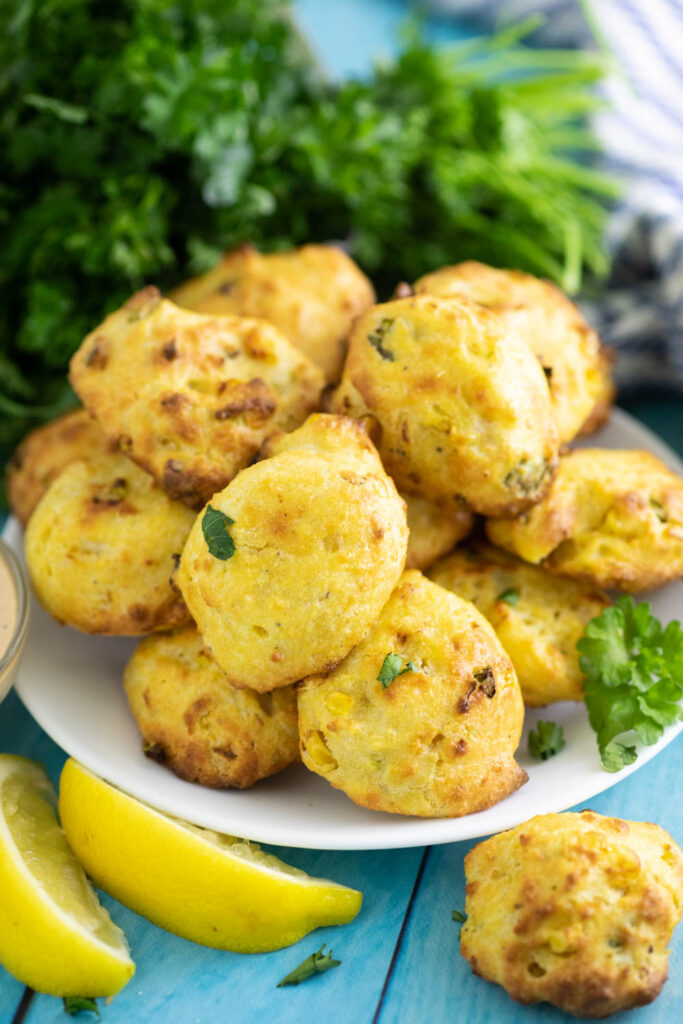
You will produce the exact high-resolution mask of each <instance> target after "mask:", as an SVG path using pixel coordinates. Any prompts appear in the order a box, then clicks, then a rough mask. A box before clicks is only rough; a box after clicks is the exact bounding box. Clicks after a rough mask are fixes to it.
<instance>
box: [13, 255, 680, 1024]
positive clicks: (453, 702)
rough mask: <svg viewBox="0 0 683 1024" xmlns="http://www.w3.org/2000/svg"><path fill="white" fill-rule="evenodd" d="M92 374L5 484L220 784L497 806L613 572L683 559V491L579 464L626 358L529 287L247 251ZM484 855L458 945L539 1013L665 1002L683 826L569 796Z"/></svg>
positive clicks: (78, 360) (634, 584)
mask: <svg viewBox="0 0 683 1024" xmlns="http://www.w3.org/2000/svg"><path fill="white" fill-rule="evenodd" d="M70 380H71V383H72V385H73V388H74V390H75V391H76V393H77V395H78V396H79V398H80V399H81V401H82V403H83V408H81V409H78V410H76V411H73V412H70V413H68V414H66V415H65V416H63V417H61V418H60V419H58V420H56V421H55V422H53V423H50V424H48V425H47V426H44V427H41V428H39V429H38V430H36V431H34V432H33V433H32V434H30V435H29V436H28V437H27V438H26V439H25V441H24V442H23V443H22V445H20V447H19V448H18V450H17V452H16V453H15V455H14V457H13V459H12V461H11V464H10V468H9V472H8V493H9V496H10V501H11V504H12V507H13V509H14V511H15V513H16V515H17V517H18V518H19V519H20V521H21V522H22V523H24V524H25V525H26V558H27V563H28V567H29V571H30V574H31V578H32V581H33V585H34V588H35V591H36V593H37V595H38V597H39V599H40V601H41V603H42V604H43V605H44V607H45V608H46V609H47V610H48V611H49V612H50V613H51V614H52V615H53V616H54V617H55V618H56V619H58V620H59V621H60V622H63V623H65V624H67V625H70V626H73V627H75V628H77V629H79V630H82V631H85V632H87V633H100V634H108V635H126V636H143V635H144V639H142V641H141V642H140V644H139V646H138V648H137V649H136V651H135V652H134V654H133V656H132V658H131V660H130V662H129V664H128V666H127V667H126V670H125V675H124V687H125V690H126V694H127V697H128V701H129V703H130V707H131V710H132V713H133V715H134V716H135V719H136V721H137V723H138V726H139V728H140V732H141V734H142V738H143V750H144V752H145V753H146V754H147V755H148V756H150V757H153V758H155V759H156V760H157V761H159V762H160V763H162V764H164V765H166V766H167V767H169V768H170V769H172V770H173V771H174V772H176V774H178V775H179V776H180V777H182V778H184V779H188V780H190V781H195V782H199V783H200V784H202V785H206V786H214V787H237V788H246V787H249V786H251V785H253V784H254V783H255V782H257V781H258V780H259V779H262V778H264V777H266V776H269V775H271V774H273V773H274V772H278V771H281V770H282V769H284V768H286V767H287V766H288V765H290V764H292V763H294V762H296V761H298V760H302V761H303V763H304V765H305V766H306V767H307V768H308V769H310V770H311V771H313V772H316V773H317V774H318V775H320V776H322V777H323V778H325V779H327V780H328V781H329V782H330V783H331V784H332V785H333V786H335V787H337V788H338V789H341V790H342V791H343V792H344V793H346V794H347V795H348V796H349V797H350V798H351V799H352V800H354V801H355V802H356V803H358V804H360V805H362V806H364V807H367V808H371V809H373V810H380V811H389V812H392V813H397V814H406V815H420V816H425V817H450V816H459V815H464V814H470V813H473V812H476V811H480V810H483V809H484V808H487V807H490V806H492V805H493V804H495V803H496V802H498V801H500V800H502V799H503V798H505V797H506V796H508V795H509V794H510V793H512V792H513V791H514V790H516V789H517V788H518V787H519V786H521V785H523V783H524V782H525V781H526V779H527V776H526V772H525V771H524V770H523V769H522V768H521V767H520V766H519V765H518V764H517V762H516V761H515V752H516V750H517V748H518V745H519V742H520V737H521V733H522V725H523V717H524V705H525V704H527V705H530V706H542V705H545V704H548V703H551V702H553V701H562V700H568V699H569V700H581V699H582V674H581V671H580V668H579V664H578V655H577V653H576V642H577V640H578V639H579V637H580V636H581V634H582V633H583V630H584V628H585V626H586V624H587V623H588V622H589V621H590V620H591V619H592V618H593V617H594V616H595V615H597V614H598V613H599V612H600V611H601V610H602V609H603V608H605V607H606V606H607V605H608V604H609V603H610V598H609V597H608V595H607V593H606V592H605V591H606V589H617V590H623V591H627V592H630V593H638V592H639V591H642V590H645V589H648V588H651V587H653V586H658V585H660V584H663V583H665V582H667V581H669V580H672V579H674V578H677V577H679V576H681V575H683V481H681V480H680V479H679V478H678V477H676V476H675V475H674V474H673V473H672V472H671V471H670V470H669V469H667V467H666V466H664V465H663V464H662V463H661V462H660V461H659V460H658V459H656V458H654V457H653V456H652V455H650V454H648V453H646V452H641V451H613V450H603V449H599V448H578V449H575V450H568V448H567V446H568V445H569V444H570V442H572V441H573V440H574V439H575V438H576V437H578V436H579V435H586V434H589V433H590V432H592V431H593V430H594V429H596V428H597V427H598V426H600V425H601V424H602V423H603V422H604V421H605V420H606V418H607V417H608V415H609V410H610V405H611V402H612V400H613V394H614V389H613V385H612V381H611V377H610V359H609V357H608V354H607V353H606V352H605V350H604V349H603V347H602V346H601V344H600V341H599V338H598V337H597V335H596V334H595V332H594V331H593V330H592V329H591V328H590V327H589V326H588V325H587V324H586V322H585V320H584V319H583V317H582V316H581V314H580V312H579V311H578V309H577V308H576V307H575V306H574V305H573V304H572V303H571V302H570V301H569V299H567V298H566V297H565V296H564V295H563V294H562V293H561V292H560V291H558V289H557V288H555V287H554V286H553V285H551V284H550V283H548V282H546V281H542V280H539V279H537V278H535V277H532V276H531V275H529V274H525V273H522V272H519V271H509V270H498V269H494V268H492V267H488V266H484V265H483V264H480V263H475V262H466V263H461V264H459V265H457V266H452V267H444V268H442V269H440V270H437V271H435V272H434V273H430V274H427V275H426V276H424V277H422V278H420V279H419V280H418V281H416V282H415V284H414V285H412V286H410V285H406V284H400V285H399V286H398V287H397V289H396V293H395V295H394V298H393V299H392V300H391V301H389V302H386V303H380V304H375V294H374V291H373V288H372V285H371V283H370V282H369V281H368V279H367V278H366V277H365V276H364V275H363V274H362V272H361V271H360V270H359V268H358V267H357V266H356V265H355V264H354V263H353V261H352V260H351V259H350V258H349V257H348V256H347V255H346V254H345V253H343V252H342V251H341V250H338V249H336V248H334V247H330V246H320V245H307V246H304V247H303V248H301V249H297V250H292V251H288V252H283V253H276V254H270V255H264V254H260V253H258V252H257V251H256V250H255V249H253V248H252V247H250V246H242V247H240V248H238V249H236V250H234V251H233V252H230V253H228V254H226V256H225V257H224V258H223V260H222V261H221V262H220V263H219V264H218V266H217V267H215V268H214V269H213V270H211V271H209V272H208V273H207V274H205V275H203V276H202V277H199V278H196V279H194V280H192V281H189V282H187V283H186V284H185V285H182V286H181V287H179V288H178V289H177V290H176V291H175V292H174V293H172V294H171V296H170V297H169V298H164V297H162V296H161V294H160V293H159V292H158V291H157V289H155V288H153V287H148V288H145V289H144V290H143V291H141V292H139V293H138V294H136V295H134V296H133V297H132V298H131V299H130V300H129V301H128V302H127V303H126V304H125V305H124V306H123V307H122V308H121V309H119V310H117V311H116V312H114V313H112V314H111V315H110V316H108V317H107V318H106V319H105V320H104V322H103V323H102V324H101V325H100V326H98V327H96V328H95V329H94V330H93V331H92V333H91V334H89V335H88V336H87V337H86V338H85V340H84V341H83V343H82V345H81V347H80V348H79V350H78V351H77V352H76V354H75V356H74V357H73V360H72V363H71V372H70ZM472 536H473V537H474V538H475V539H474V540H472V539H471V537H472ZM466 538H470V539H469V541H467V542H466V543H465V544H464V545H463V544H462V542H463V541H465V540H466ZM454 549H455V550H454ZM425 573H428V575H425ZM511 593H514V595H515V600H514V601H511V600H509V595H510V594H511ZM467 871H468V902H467V910H468V914H469V918H468V921H467V923H466V925H465V926H464V928H463V934H462V951H463V954H464V955H465V956H466V957H467V959H468V960H469V961H470V963H471V965H472V968H473V969H474V970H475V971H476V972H477V973H480V974H482V975H483V976H484V977H486V978H490V979H491V980H495V981H498V982H499V983H500V984H502V985H504V986H505V987H506V988H507V989H508V990H509V991H510V992H511V994H512V995H513V996H514V997H515V998H517V999H520V1000H522V1001H524V1002H533V1001H537V1000H541V999H547V1000H550V1001H551V1002H555V1003H556V1004H557V1005H560V1006H563V1007H564V1008H566V1009H568V1010H569V1011H570V1012H573V1013H578V1014H583V1015H587V1016H604V1015H606V1014H607V1013H610V1012H613V1011H614V1010H617V1009H623V1008H626V1007H628V1006H632V1005H638V1004H639V1003H643V1002H647V1001H649V1000H651V999H653V998H654V997H655V996H656V995H657V993H658V992H659V989H660V988H661V985H662V984H663V982H664V980H665V978H666V960H667V958H666V943H667V941H668V939H669V938H670V935H671V932H672V930H673V927H674V925H675V924H676V922H677V920H678V918H679V917H680V914H681V906H682V904H683V856H682V855H681V852H680V850H679V849H678V847H677V846H676V844H675V843H674V842H673V841H672V840H671V839H670V837H669V836H668V835H667V834H666V833H665V832H663V831H662V830H661V829H659V828H658V827H657V826H654V825H642V824H637V823H626V822H618V821H617V820H616V819H606V818H600V816H599V815H591V814H589V813H588V812H586V813H584V814H580V815H579V814H564V815H547V816H545V817H539V818H535V819H533V820H532V822H528V823H527V824H526V825H523V826H520V827H519V828H518V829H513V830H512V831H511V832H507V833H503V834H502V835H500V836H496V837H494V838H493V839H490V840H488V841H487V842H485V843H482V844H480V845H479V846H478V847H477V848H476V849H475V850H474V851H472V853H471V854H470V855H469V857H468V864H467ZM496 894H498V895H496ZM501 894H504V897H503V895H501ZM503 904H505V905H503ZM508 904H509V906H508ZM496 906H497V909H495V914H494V913H492V910H493V909H494V907H496ZM496 935H497V936H498V938H497V939H496ZM596 964H598V967H596Z"/></svg>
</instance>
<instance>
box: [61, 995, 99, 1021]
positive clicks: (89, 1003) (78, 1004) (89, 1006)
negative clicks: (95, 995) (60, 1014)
mask: <svg viewBox="0 0 683 1024" xmlns="http://www.w3.org/2000/svg"><path fill="white" fill-rule="evenodd" d="M64 1012H65V1013H68V1014H69V1016H70V1017H75V1016H76V1014H77V1013H94V1014H96V1015H97V1016H98V1017H99V1015H100V1008H99V1006H98V1005H97V1000H95V999H89V998H88V997H87V996H64Z"/></svg>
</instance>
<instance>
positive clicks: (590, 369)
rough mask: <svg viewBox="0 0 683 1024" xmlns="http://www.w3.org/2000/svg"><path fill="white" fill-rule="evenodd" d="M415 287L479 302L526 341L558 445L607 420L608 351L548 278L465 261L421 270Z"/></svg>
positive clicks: (609, 388)
mask: <svg viewBox="0 0 683 1024" xmlns="http://www.w3.org/2000/svg"><path fill="white" fill-rule="evenodd" d="M415 291H416V292H417V293H418V294H429V295H441V296H443V297H444V298H465V299H470V300H471V301H472V302H478V303H480V304H481V305H482V306H486V308H487V309H490V310H493V312H495V313H496V314H497V315H498V316H499V317H500V318H501V319H502V320H503V322H504V323H505V324H506V326H509V327H510V328H512V330H514V331H515V333H516V334H518V335H519V337H520V338H522V339H523V340H524V341H525V342H526V343H527V344H528V346H529V348H530V349H531V351H532V352H533V353H534V355H536V356H537V357H538V359H539V362H540V363H541V365H542V366H543V369H544V371H545V373H546V375H547V377H548V384H549V387H550V396H551V398H552V403H553V412H554V414H555V422H556V423H557V429H558V434H559V438H560V442H561V443H562V444H566V443H567V442H568V441H571V440H572V438H574V437H576V435H577V434H578V433H588V432H589V430H594V429H596V428H597V427H598V426H600V424H601V423H603V422H604V421H605V419H607V417H608V415H609V410H610V406H611V404H612V402H613V400H614V385H613V383H612V380H611V378H610V373H609V367H610V358H609V355H608V354H607V353H606V351H605V350H604V349H603V348H602V346H601V344H600V339H599V338H598V336H597V334H596V333H595V331H594V330H593V329H592V328H591V327H589V325H588V324H587V323H586V321H585V320H584V318H583V316H582V315H581V313H580V312H579V310H578V309H577V307H576V306H575V305H574V303H573V302H570V300H569V299H568V298H567V296H566V295H564V294H563V293H562V292H561V291H560V289H559V288H557V287H556V286H555V285H554V284H552V283H551V282H550V281H543V280H541V279H540V278H538V277H533V276H532V275H531V274H525V273H524V272H523V271H521V270H497V269H496V268H495V267H489V266H487V265H486V264H485V263H477V262H475V261H474V260H467V262H465V263H458V264H457V265H456V266H453V267H441V268H440V269H439V270H435V271H434V272H433V273H431V274H425V275H424V277H421V278H420V279H419V280H418V281H416V282H415Z"/></svg>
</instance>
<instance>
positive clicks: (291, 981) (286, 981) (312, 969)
mask: <svg viewBox="0 0 683 1024" xmlns="http://www.w3.org/2000/svg"><path fill="white" fill-rule="evenodd" d="M324 948H325V944H324V943H323V945H322V946H321V947H320V949H319V950H318V952H317V953H311V955H310V956H309V957H306V959H305V960H304V962H303V963H301V964H299V966H298V967H295V968H294V970H293V971H290V973H289V974H287V975H286V976H285V977H284V978H283V979H282V981H280V982H278V986H277V987H278V988H282V987H283V986H284V985H300V984H301V982H302V981H308V979H309V978H312V977H313V975H314V974H323V973H324V972H325V971H329V970H330V968H332V967H339V965H340V963H341V960H333V959H332V950H330V951H329V953H325V954H324V955H323V950H324Z"/></svg>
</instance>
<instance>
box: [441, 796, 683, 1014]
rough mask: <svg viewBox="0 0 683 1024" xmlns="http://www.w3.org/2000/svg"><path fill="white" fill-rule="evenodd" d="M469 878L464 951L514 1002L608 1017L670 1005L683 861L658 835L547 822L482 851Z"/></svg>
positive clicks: (607, 824)
mask: <svg viewBox="0 0 683 1024" xmlns="http://www.w3.org/2000/svg"><path fill="white" fill-rule="evenodd" d="M465 876H466V879H467V890H466V891H467V900H466V904H465V909H466V911H467V920H466V922H465V924H464V925H463V926H462V930H461V932H460V952H461V953H462V955H463V956H464V957H465V959H466V960H468V961H469V963H470V966H471V968H472V970H473V971H474V973H475V974H478V975H480V977H482V978H486V980H487V981H493V982H496V983H497V984H498V985H502V987H503V988H504V989H506V991H507V992H508V993H509V995H511V996H512V998H513V999H516V1000H517V1001H518V1002H520V1003H539V1002H548V1003H553V1004H554V1005H555V1006H558V1007H560V1009H562V1010H564V1011H565V1012H566V1013H571V1014H574V1015H575V1016H578V1017H607V1016H609V1014H611V1013H617V1012H619V1011H620V1010H628V1009H630V1008H631V1007H634V1006H644V1005H645V1004H647V1003H651V1002H652V1001H653V999H656V998H657V996H658V995H659V992H660V991H661V988H662V985H663V984H664V982H665V981H666V978H667V973H668V950H667V945H668V943H669V941H670V939H671V935H672V932H673V930H674V928H675V926H676V924H677V923H678V921H679V920H680V917H681V910H682V908H683V854H682V853H681V850H680V849H679V847H678V846H677V845H676V843H675V842H674V841H673V839H672V838H671V836H670V835H668V834H667V833H666V832H665V831H664V829H661V828H659V826H658V825H651V824H649V823H648V822H639V821H622V820H621V819H619V818H607V817H603V816H602V815H600V814H594V813H593V812H592V811H583V812H582V813H580V814H575V813H566V814H543V815H538V816H537V817H535V818H532V819H531V820H530V821H527V822H524V824H522V825H519V826H518V827H517V828H513V829H511V830H510V831H509V832H502V833H501V834H500V835H497V836H493V837H492V838H491V839H487V840H486V841H485V842H483V843H479V844H478V845H477V846H475V847H474V849H472V850H470V852H469V853H468V854H467V857H466V858H465Z"/></svg>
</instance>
